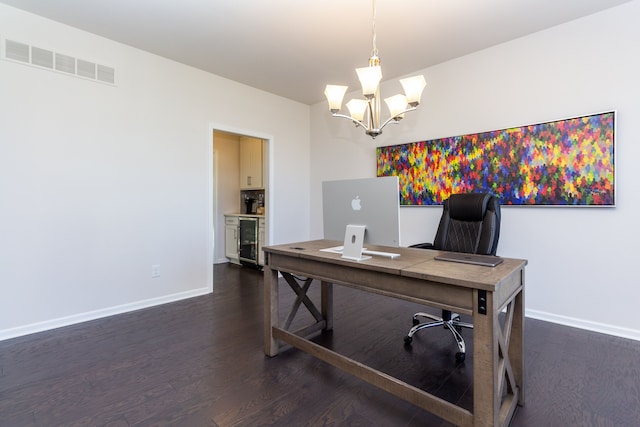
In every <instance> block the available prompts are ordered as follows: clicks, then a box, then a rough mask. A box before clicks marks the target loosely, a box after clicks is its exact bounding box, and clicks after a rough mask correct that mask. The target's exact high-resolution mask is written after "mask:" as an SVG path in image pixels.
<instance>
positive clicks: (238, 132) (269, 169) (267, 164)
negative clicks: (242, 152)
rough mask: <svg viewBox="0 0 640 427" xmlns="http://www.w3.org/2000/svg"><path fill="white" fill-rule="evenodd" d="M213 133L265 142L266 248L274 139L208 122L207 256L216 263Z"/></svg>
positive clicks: (271, 207) (270, 218)
mask: <svg viewBox="0 0 640 427" xmlns="http://www.w3.org/2000/svg"><path fill="white" fill-rule="evenodd" d="M214 131H221V132H227V133H234V134H236V135H244V136H249V137H252V138H258V139H262V140H264V141H265V143H266V146H267V148H266V162H265V165H264V166H265V167H266V169H267V170H266V173H263V175H264V178H265V180H266V181H265V182H264V188H265V197H266V199H265V207H266V213H265V229H266V230H265V236H266V242H265V244H264V246H268V245H269V244H271V242H273V236H272V233H273V227H272V224H273V218H274V215H273V214H274V203H273V188H272V186H271V183H272V182H273V181H274V180H273V167H272V165H273V156H274V154H273V151H274V137H273V135H269V134H266V133H262V132H257V131H254V130H247V129H241V128H236V127H232V126H227V125H223V124H220V123H215V122H210V123H209V133H208V134H207V135H208V136H207V137H208V138H209V140H208V141H209V146H208V147H209V151H210V154H209V174H208V177H209V184H208V188H209V206H208V209H209V227H210V229H209V238H210V239H211V242H210V245H209V249H210V251H211V255H210V256H209V259H210V260H211V262H212V263H214V264H215V263H217V262H216V260H215V259H214V252H215V251H214V248H213V233H214V230H213V217H214V215H215V212H214V211H213V194H212V192H213V187H212V185H213V179H214V173H215V171H214V169H213V168H214V164H213V146H212V144H211V141H212V138H213V132H214ZM224 260H225V261H226V262H228V261H229V260H228V259H226V258H225V259H224ZM211 283H212V287H213V272H211Z"/></svg>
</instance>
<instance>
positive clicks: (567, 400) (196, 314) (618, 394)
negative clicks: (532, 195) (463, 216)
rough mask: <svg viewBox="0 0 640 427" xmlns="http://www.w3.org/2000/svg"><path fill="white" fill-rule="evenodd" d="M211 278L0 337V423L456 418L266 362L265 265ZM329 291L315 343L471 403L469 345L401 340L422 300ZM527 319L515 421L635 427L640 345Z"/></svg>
mask: <svg viewBox="0 0 640 427" xmlns="http://www.w3.org/2000/svg"><path fill="white" fill-rule="evenodd" d="M214 275H215V292H214V293H213V294H212V295H207V296H202V297H197V298H192V299H189V300H184V301H179V302H175V303H171V304H166V305H162V306H158V307H154V308H150V309H145V310H140V311H137V312H132V313H127V314H123V315H118V316H113V317H110V318H105V319H100V320H96V321H91V322H86V323H83V324H79V325H73V326H70V327H66V328H61V329H57V330H54V331H47V332H42V333H38V334H33V335H30V336H25V337H20V338H16V339H11V340H5V341H2V342H0V426H2V427H21V426H46V427H50V426H164V425H166V426H187V427H189V426H194V427H200V426H203V427H204V426H225V427H226V426H261V425H277V426H448V425H449V424H448V423H445V422H443V421H441V420H440V419H438V418H437V417H435V416H432V415H430V414H429V413H427V412H425V411H423V410H420V409H418V408H416V407H414V406H412V405H411V404H408V403H406V402H403V401H402V400H400V399H397V398H395V397H394V396H391V395H389V394H387V393H385V392H383V391H380V390H378V389H376V388H374V387H372V386H370V385H368V384H366V383H364V382H362V381H360V380H358V379H356V378H354V377H352V376H350V375H347V374H345V373H343V372H341V371H339V370H337V369H335V368H333V367H331V366H329V365H327V364H325V363H324V362H321V361H318V360H316V359H314V358H312V357H311V356H309V355H307V354H305V353H302V352H299V351H297V350H290V351H286V352H284V353H281V354H280V355H279V356H277V357H275V358H267V357H265V356H264V353H263V342H262V340H263V336H262V334H263V332H262V273H261V272H259V271H255V270H251V269H247V268H242V267H237V266H233V265H226V264H221V265H216V266H215V267H214ZM281 289H282V291H281V298H282V300H283V304H285V303H286V302H290V301H291V300H292V295H293V292H292V291H290V289H289V288H288V286H286V285H284V286H282V287H281ZM334 292H335V301H336V305H335V328H334V331H333V332H331V333H326V334H324V335H321V336H318V338H317V339H316V341H317V342H320V343H322V344H323V345H327V346H330V347H332V348H334V349H335V350H336V351H338V352H340V353H343V354H346V355H350V356H351V357H354V358H356V359H358V360H361V361H363V362H366V363H367V364H371V365H372V366H374V367H375V368H377V369H380V370H383V371H385V372H388V373H389V374H392V375H395V376H398V377H400V378H401V379H403V380H405V381H407V382H409V383H411V384H413V385H415V386H418V387H421V388H424V389H425V390H429V391H431V392H433V393H435V394H437V395H438V396H440V397H442V398H444V399H446V400H449V401H452V402H457V403H458V404H461V405H462V406H464V407H466V408H468V409H471V407H472V401H473V396H472V395H471V390H472V388H471V379H472V372H473V357H471V349H469V357H468V358H467V361H466V362H465V363H464V364H461V365H456V364H455V352H456V346H455V344H454V343H453V341H452V338H451V337H450V336H449V335H447V332H445V331H444V330H441V329H438V330H433V331H428V332H423V333H422V334H419V335H417V336H416V337H415V339H414V342H413V346H412V347H411V348H406V347H405V346H404V345H403V338H404V336H405V334H406V332H407V329H408V327H409V326H410V323H411V315H412V314H413V312H414V311H416V310H417V309H421V310H423V309H424V307H419V306H417V305H415V304H412V303H408V302H404V301H398V300H392V299H389V298H383V297H380V296H376V295H369V294H364V293H361V292H359V291H356V290H352V289H348V288H344V287H340V286H336V287H335V291H334ZM313 295H314V297H315V298H317V297H318V292H317V286H314V289H313ZM301 320H302V319H301ZM525 328H526V336H525V346H526V381H527V383H526V399H527V403H526V405H525V406H524V407H522V408H519V409H518V411H517V412H516V415H515V418H514V420H513V422H512V424H511V425H512V426H527V427H529V426H530V427H540V426H545V427H552V426H616V427H618V426H638V425H640V421H639V420H640V342H636V341H632V340H625V339H622V338H616V337H611V336H607V335H602V334H596V333H592V332H587V331H583V330H578V329H573V328H569V327H564V326H559V325H555V324H551V323H546V322H541V321H537V320H533V319H526V322H525ZM472 333H473V332H471V331H467V332H464V333H463V334H465V336H466V337H468V338H470V337H471V334H472ZM467 342H468V344H470V343H471V339H468V340H467Z"/></svg>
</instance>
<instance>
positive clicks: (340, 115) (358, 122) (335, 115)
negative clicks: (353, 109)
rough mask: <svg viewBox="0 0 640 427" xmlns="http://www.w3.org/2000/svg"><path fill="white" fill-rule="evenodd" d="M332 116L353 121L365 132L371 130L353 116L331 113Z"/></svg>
mask: <svg viewBox="0 0 640 427" xmlns="http://www.w3.org/2000/svg"><path fill="white" fill-rule="evenodd" d="M331 115H332V116H333V117H341V118H343V119H348V120H351V121H352V122H353V123H354V124H355V125H356V126H362V127H363V128H364V129H365V130H369V128H368V127H367V126H366V125H365V124H364V123H362V122H361V121H360V120H356V119H354V118H353V117H351V116H347V115H345V114H339V113H331Z"/></svg>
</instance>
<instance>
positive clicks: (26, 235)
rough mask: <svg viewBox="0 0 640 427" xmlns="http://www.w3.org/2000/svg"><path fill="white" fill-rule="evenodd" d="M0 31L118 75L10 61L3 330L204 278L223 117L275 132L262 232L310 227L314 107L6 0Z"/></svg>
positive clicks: (140, 302)
mask: <svg viewBox="0 0 640 427" xmlns="http://www.w3.org/2000/svg"><path fill="white" fill-rule="evenodd" d="M0 31H2V34H0V35H2V36H4V37H7V38H10V39H12V40H16V41H20V42H24V43H28V44H32V45H34V46H38V47H42V48H47V49H51V50H56V51H58V52H61V53H66V54H69V55H72V56H76V57H79V58H83V59H86V60H93V61H96V62H98V63H102V64H105V65H109V66H112V67H114V68H115V69H116V83H117V84H116V86H115V87H113V86H109V85H104V84H98V83H95V82H90V81H86V80H82V79H79V78H75V77H72V76H67V75H63V74H59V73H55V72H51V71H46V70H42V69H38V68H35V67H29V66H25V65H21V64H16V63H13V62H9V61H0V94H1V95H0V96H1V98H0V100H1V102H0V153H2V154H1V155H0V339H3V338H8V337H11V336H17V335H22V334H26V333H29V332H34V331H38V330H43V329H48V328H52V327H56V326H60V325H65V324H69V323H74V322H78V321H82V320H86V319H90V318H95V317H100V316H104V315H108V314H113V313H117V312H121V311H126V310H131V309H135V308H139V307H144V306H148V305H153V304H157V303H162V302H165V301H171V300H175V299H180V298H185V297H189V296H193V295H198V294H202V293H206V292H209V291H210V289H211V280H212V273H211V270H212V260H213V249H212V247H211V246H212V245H213V243H212V242H213V240H212V236H211V227H212V225H211V224H212V219H211V218H212V212H211V205H212V196H211V194H212V185H211V169H210V168H211V167H212V166H211V164H210V162H211V158H212V152H211V131H212V129H214V128H224V129H229V130H230V129H241V130H243V131H245V133H248V134H256V135H261V136H266V137H268V138H269V140H270V141H271V144H270V152H269V162H270V163H269V164H270V171H269V174H270V176H269V182H270V183H271V184H272V188H273V190H272V192H271V193H270V200H269V206H270V210H269V212H268V214H269V217H268V220H269V235H268V241H269V243H273V244H277V243H283V242H286V241H299V240H305V239H307V238H308V236H309V222H308V220H307V218H308V217H309V195H308V188H309V179H308V176H309V172H308V165H309V107H308V106H305V105H302V104H299V103H297V102H293V101H290V100H287V99H284V98H281V97H277V96H274V95H271V94H268V93H265V92H262V91H258V90H255V89H253V88H250V87H247V86H244V85H240V84H238V83H235V82H232V81H230V80H226V79H223V78H220V77H218V76H215V75H211V74H208V73H205V72H202V71H200V70H196V69H193V68H190V67H187V66H184V65H181V64H178V63H175V62H172V61H169V60H166V59H164V58H160V57H157V56H154V55H151V54H148V53H145V52H142V51H139V50H136V49H133V48H131V47H128V46H125V45H122V44H118V43H115V42H113V41H110V40H106V39H104V38H101V37H97V36H95V35H92V34H89V33H86V32H83V31H80V30H77V29H74V28H71V27H68V26H65V25H61V24H58V23H55V22H53V21H49V20H46V19H43V18H40V17H38V16H35V15H32V14H28V13H25V12H22V11H20V10H17V9H14V8H11V7H8V6H5V5H0ZM282 117H287V118H288V122H287V124H286V125H283V124H282V120H281V119H282ZM293 177H295V179H292V178H293ZM294 201H295V203H293V202H294ZM220 232H224V230H223V229H222V230H220ZM153 264H159V265H160V266H161V270H160V271H161V276H160V277H159V278H155V279H152V278H151V266H152V265H153Z"/></svg>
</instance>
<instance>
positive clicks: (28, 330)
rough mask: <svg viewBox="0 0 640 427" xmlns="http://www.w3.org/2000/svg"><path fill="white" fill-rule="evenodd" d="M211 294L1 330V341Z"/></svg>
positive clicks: (154, 300) (155, 300)
mask: <svg viewBox="0 0 640 427" xmlns="http://www.w3.org/2000/svg"><path fill="white" fill-rule="evenodd" d="M208 293H210V290H209V289H208V288H200V289H194V290H192V291H188V292H180V293H177V294H171V295H164V296H162V297H158V298H150V299H147V300H143V301H136V302H133V303H129V304H122V305H118V306H115V307H108V308H103V309H100V310H95V311H89V312H86V313H80V314H74V315H72V316H66V317H60V318H58V319H52V320H47V321H44V322H38V323H32V324H30V325H25V326H19V327H17V328H10V329H4V330H0V341H2V340H7V339H10V338H16V337H21V336H23V335H29V334H34V333H36V332H42V331H48V330H51V329H56V328H61V327H63V326H69V325H75V324H77V323H82V322H87V321H89V320H95V319H100V318H103V317H108V316H113V315H116V314H122V313H127V312H130V311H134V310H140V309H142V308H148V307H153V306H156V305H162V304H167V303H170V302H175V301H180V300H183V299H187V298H192V297H197V296H201V295H206V294H208Z"/></svg>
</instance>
